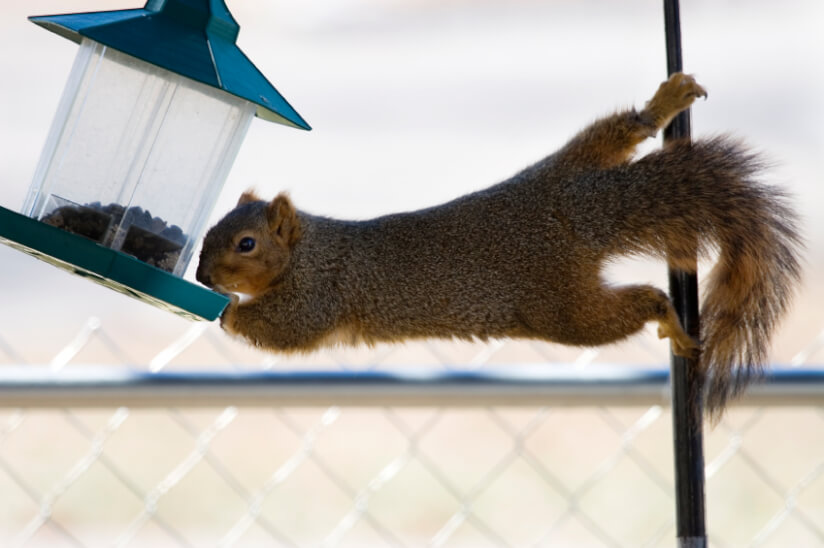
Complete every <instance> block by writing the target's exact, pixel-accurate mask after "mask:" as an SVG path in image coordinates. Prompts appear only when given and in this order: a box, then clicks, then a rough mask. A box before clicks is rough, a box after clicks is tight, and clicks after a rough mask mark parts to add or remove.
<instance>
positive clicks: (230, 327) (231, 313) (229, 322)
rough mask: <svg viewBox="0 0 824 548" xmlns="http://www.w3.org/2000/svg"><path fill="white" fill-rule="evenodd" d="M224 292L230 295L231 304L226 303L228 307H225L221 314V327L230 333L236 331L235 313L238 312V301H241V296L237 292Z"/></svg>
mask: <svg viewBox="0 0 824 548" xmlns="http://www.w3.org/2000/svg"><path fill="white" fill-rule="evenodd" d="M221 293H223V292H221ZM223 294H224V295H226V296H227V297H229V304H227V305H226V308H224V309H223V313H221V315H220V327H222V328H223V329H225V330H226V331H228V332H230V333H234V325H235V315H236V313H237V307H238V303H240V297H238V296H237V294H236V293H223Z"/></svg>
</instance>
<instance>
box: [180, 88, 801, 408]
mask: <svg viewBox="0 0 824 548" xmlns="http://www.w3.org/2000/svg"><path fill="white" fill-rule="evenodd" d="M706 96H707V92H706V91H705V90H704V88H703V87H701V86H700V85H699V84H698V83H697V82H696V80H695V78H693V77H692V76H690V75H685V74H683V73H676V74H674V75H672V76H671V77H670V78H669V79H668V80H666V81H665V82H663V83H662V84H661V85H660V87H659V88H658V90H657V92H656V93H655V94H654V96H653V97H652V99H651V100H650V101H648V102H647V103H646V105H645V107H644V108H643V109H642V110H641V111H640V112H639V111H636V110H635V109H626V110H623V111H618V112H616V113H614V114H612V115H609V116H606V117H603V118H601V119H598V120H596V121H595V122H594V123H592V124H590V125H589V126H587V127H586V128H584V129H583V130H582V131H580V133H578V134H577V135H576V136H575V137H573V138H572V139H571V140H570V141H569V142H568V143H566V145H564V146H563V147H562V148H561V149H560V150H558V151H557V152H555V153H554V154H552V155H550V156H548V157H546V158H544V159H543V160H541V161H539V162H537V163H535V164H534V165H532V166H530V167H527V168H526V169H524V170H523V171H521V172H519V173H517V174H516V175H514V176H513V177H511V178H510V179H508V180H506V181H504V182H501V183H499V184H496V185H494V186H491V187H489V188H486V189H485V190H480V191H478V192H474V193H471V194H468V195H465V196H462V197H460V198H457V199H455V200H453V201H450V202H448V203H446V204H443V205H439V206H436V207H430V208H427V209H422V210H419V211H412V212H406V213H399V214H392V215H387V216H383V217H378V218H375V219H371V220H364V221H345V220H336V219H331V218H326V217H321V216H315V215H311V214H309V213H306V212H303V211H300V210H297V209H296V208H295V207H294V205H293V204H292V202H291V200H290V198H289V197H288V196H287V195H285V194H282V193H281V194H279V195H277V196H276V197H275V198H274V199H273V200H271V201H264V200H261V199H260V198H258V197H257V196H256V195H255V194H254V192H251V191H247V192H245V193H244V194H243V195H242V196H241V197H240V200H239V201H238V204H237V206H236V208H235V209H233V210H232V211H231V212H229V213H228V214H227V215H226V216H225V217H224V218H223V219H222V220H220V221H219V222H218V223H217V224H216V225H215V226H214V227H213V228H211V229H210V230H209V232H208V233H207V235H206V236H205V238H204V241H203V247H202V251H201V254H200V262H199V265H198V268H197V274H196V278H197V280H198V281H200V282H201V283H203V284H204V285H206V286H208V287H210V288H213V289H215V290H217V291H219V292H222V293H226V294H229V295H230V297H231V302H230V304H229V305H228V306H227V308H226V309H225V311H224V312H223V314H222V315H221V325H222V327H223V329H224V330H226V331H227V332H229V333H230V334H236V335H240V336H242V337H244V338H245V339H246V340H248V341H249V342H250V343H252V344H254V345H256V346H258V347H260V348H263V349H267V350H271V351H278V352H308V351H312V350H315V349H317V348H320V347H323V346H329V345H335V344H357V343H367V344H372V343H377V342H381V341H386V342H392V341H403V340H407V339H413V338H427V337H439V338H459V339H480V340H486V339H489V338H495V337H510V338H530V339H541V340H545V341H553V342H557V343H562V344H566V345H577V346H597V345H603V344H608V343H612V342H616V341H619V340H622V339H624V338H626V337H628V336H630V335H632V334H634V333H636V332H638V331H639V330H640V329H641V328H642V327H643V326H644V325H645V324H646V323H647V322H649V321H655V322H657V323H658V326H659V327H658V335H659V337H661V338H664V337H668V338H669V339H670V341H671V344H672V350H673V352H674V353H675V354H676V355H680V356H688V357H693V358H698V360H699V361H698V363H699V368H700V374H701V375H702V377H701V378H703V379H704V386H705V389H704V398H705V406H706V407H705V408H706V410H707V411H708V413H709V414H711V415H712V414H715V415H718V413H720V412H721V411H722V410H723V408H724V406H725V404H726V402H727V400H728V399H729V398H730V397H731V396H734V395H736V394H737V393H739V392H740V391H741V390H742V389H743V388H744V387H745V386H746V384H747V382H748V381H749V380H750V379H751V378H754V377H757V375H758V373H760V372H761V370H762V368H763V364H764V362H765V359H766V357H767V351H768V343H769V338H770V335H771V334H772V332H773V331H774V330H775V328H776V325H777V322H778V321H779V320H780V319H781V317H782V316H783V315H784V313H785V312H786V310H787V308H788V306H789V303H790V300H791V297H792V293H793V288H794V285H795V283H796V282H797V281H798V280H799V278H800V260H799V253H800V248H801V247H802V242H801V237H800V236H799V233H798V230H797V227H796V225H797V219H796V214H795V212H794V211H793V209H792V207H791V206H790V205H789V203H788V199H787V197H786V196H785V195H784V193H783V192H782V191H780V190H778V189H775V188H772V187H771V186H767V185H765V184H764V183H762V182H759V181H757V180H756V178H755V176H756V175H757V174H758V173H759V172H760V171H761V170H762V165H763V162H762V161H761V160H760V159H759V157H758V156H757V155H755V154H752V153H750V152H749V151H748V150H746V149H745V148H744V147H743V146H742V145H740V144H739V143H737V142H735V141H734V140H732V139H730V138H728V137H714V138H710V139H706V140H699V141H696V142H690V141H689V140H680V141H675V142H671V143H668V144H666V145H665V146H664V147H663V148H661V149H659V150H656V151H654V152H651V153H649V154H647V155H645V156H643V157H641V158H638V159H633V158H632V156H633V154H634V149H635V147H636V145H638V144H639V143H640V142H642V141H643V140H644V139H647V138H649V137H653V136H655V135H656V133H657V132H658V130H660V129H662V128H664V127H665V126H667V125H668V124H669V122H670V121H671V120H672V119H673V118H674V117H675V116H676V115H677V114H678V113H679V112H681V111H682V110H685V109H687V108H688V107H689V106H690V105H691V104H692V103H693V102H694V101H695V100H696V99H697V98H699V97H704V98H706ZM712 250H718V259H717V262H716V264H715V266H714V268H713V270H712V271H711V273H710V274H709V278H708V281H707V282H706V291H705V294H704V301H703V305H702V308H701V320H702V337H701V340H700V344H699V341H696V340H693V339H692V338H691V337H690V336H689V335H688V334H687V333H686V332H685V331H684V329H682V326H681V324H680V322H679V320H678V317H677V315H676V312H675V309H674V307H673V305H672V303H671V301H670V300H669V298H668V297H667V295H666V294H665V293H664V292H663V291H661V290H659V289H657V288H655V287H653V286H650V285H627V286H612V285H609V284H608V283H606V282H605V281H604V280H603V279H602V277H601V271H602V268H603V266H604V264H605V263H606V262H608V261H609V260H610V259H612V258H615V257H618V256H623V255H638V254H645V255H652V256H657V257H660V258H663V259H664V260H666V261H667V263H668V264H669V265H670V266H671V267H673V268H677V269H681V270H684V271H687V272H695V270H696V257H705V256H706V255H707V254H708V252H710V251H712ZM236 293H242V294H245V295H248V296H249V299H248V300H246V301H240V300H239V298H238V295H237V294H236ZM699 348H700V352H699Z"/></svg>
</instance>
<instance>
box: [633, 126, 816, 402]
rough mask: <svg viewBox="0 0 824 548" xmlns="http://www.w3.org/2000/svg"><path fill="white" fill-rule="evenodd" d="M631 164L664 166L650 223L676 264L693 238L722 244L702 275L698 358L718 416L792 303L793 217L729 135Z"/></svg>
mask: <svg viewBox="0 0 824 548" xmlns="http://www.w3.org/2000/svg"><path fill="white" fill-rule="evenodd" d="M631 165H636V166H637V167H639V168H641V169H642V170H644V169H651V170H653V171H660V170H664V171H665V172H666V173H656V174H652V173H651V174H650V175H657V176H653V177H652V179H653V180H657V185H659V188H658V190H657V191H656V190H655V189H651V188H650V189H649V191H650V192H653V193H655V192H657V193H658V197H659V200H658V203H657V204H656V205H655V207H656V209H659V210H661V211H665V212H668V214H665V215H663V216H662V217H661V218H660V219H659V222H660V223H661V225H659V226H656V227H652V230H653V231H655V232H656V234H655V235H651V237H652V238H653V240H658V241H657V242H656V243H657V244H659V245H656V246H655V247H658V250H659V251H661V250H664V251H665V252H667V253H669V254H670V256H671V257H673V258H675V261H673V262H676V263H677V259H678V253H679V252H683V251H685V250H690V243H692V246H693V249H694V248H695V242H696V240H697V245H698V252H699V254H704V253H705V252H706V251H708V250H709V249H711V248H713V247H714V248H717V250H718V259H717V262H716V264H715V265H714V267H713V268H712V270H711V272H710V273H709V276H708V277H707V279H706V281H705V282H704V295H703V303H702V305H701V349H702V350H701V357H700V366H701V370H702V373H703V377H704V387H705V396H706V402H705V403H706V410H707V412H708V413H709V415H710V416H711V417H713V418H717V417H718V416H719V415H720V413H721V411H722V410H723V409H724V406H725V404H726V403H727V401H728V399H729V398H731V397H734V396H736V395H737V394H739V393H740V392H741V390H742V389H743V388H744V387H745V386H746V384H747V383H748V382H749V381H750V380H751V379H753V378H757V377H758V376H759V375H760V374H761V372H762V369H763V366H764V363H765V361H766V359H767V357H768V351H769V343H770V336H771V335H772V333H773V331H774V330H775V328H776V327H777V324H778V322H779V321H780V319H781V318H782V316H783V315H784V313H785V312H786V311H787V308H788V307H789V303H790V300H791V297H792V294H793V290H794V286H795V285H796V283H797V282H798V279H799V278H800V273H801V272H800V271H801V266H800V263H799V252H800V248H801V246H802V243H801V238H800V236H799V233H798V230H797V226H796V214H795V212H794V211H793V210H792V208H791V207H790V206H789V204H788V201H787V198H786V196H785V195H784V194H783V193H782V192H781V191H780V190H777V189H775V188H772V187H770V186H768V185H766V184H763V183H761V182H759V181H757V180H756V179H755V176H756V174H757V172H758V171H760V170H761V169H762V167H763V163H762V162H761V161H760V160H759V159H758V157H757V156H756V155H754V154H752V153H749V152H748V151H746V149H745V148H744V147H743V146H741V145H740V144H737V143H735V142H734V141H731V140H729V139H727V138H723V137H719V138H715V139H710V140H704V141H697V142H695V143H689V142H676V143H673V144H671V145H668V146H666V147H665V148H664V149H662V150H660V151H658V152H655V153H652V154H650V155H648V156H646V157H644V158H642V159H640V160H639V161H638V162H636V163H635V164H631ZM647 180H649V179H647ZM662 182H663V183H662ZM661 184H664V185H667V186H669V185H671V186H669V188H660V185H661ZM661 201H667V202H668V203H666V204H661V203H660V202H661ZM648 241H649V240H648Z"/></svg>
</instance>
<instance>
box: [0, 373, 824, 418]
mask: <svg viewBox="0 0 824 548" xmlns="http://www.w3.org/2000/svg"><path fill="white" fill-rule="evenodd" d="M669 398H670V388H669V369H665V368H654V369H642V368H637V367H627V366H618V365H616V366H598V367H593V366H590V367H587V368H584V369H582V368H576V367H570V366H563V365H547V366H541V367H534V366H530V367H519V366H507V367H500V368H494V369H492V368H487V369H484V370H480V371H456V370H443V369H439V370H421V369H417V370H411V371H409V370H403V371H395V372H386V371H328V370H302V371H290V372H282V371H255V372H239V371H234V370H233V371H215V370H209V371H185V372H175V371H162V372H157V373H151V372H146V371H138V370H133V369H125V368H123V367H122V366H94V367H79V366H69V367H66V368H64V369H61V370H60V371H53V370H52V369H50V368H49V367H46V366H0V407H3V408H61V407H85V408H93V407H98V408H99V407H211V406H236V407H272V406H277V407H304V406H307V407H313V406H330V405H335V406H356V407H382V406H396V407H405V406H438V407H483V406H520V407H527V406H528V407H531V406H587V407H589V406H645V405H669ZM736 404H739V405H757V406H760V405H771V406H772V405H776V406H824V369H822V368H804V369H800V368H776V369H773V370H772V371H771V372H770V373H768V374H767V375H766V376H765V378H764V379H762V380H761V381H760V382H757V383H755V384H753V385H752V386H751V387H750V388H749V389H748V390H747V392H746V393H745V395H744V396H743V397H742V398H741V399H740V400H739V401H738V402H736Z"/></svg>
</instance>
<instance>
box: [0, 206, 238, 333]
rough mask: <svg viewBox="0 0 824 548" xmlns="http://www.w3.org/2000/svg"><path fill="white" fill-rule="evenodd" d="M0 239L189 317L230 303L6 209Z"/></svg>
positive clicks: (208, 316)
mask: <svg viewBox="0 0 824 548" xmlns="http://www.w3.org/2000/svg"><path fill="white" fill-rule="evenodd" d="M0 242H2V243H4V244H6V245H9V246H11V247H13V248H15V249H18V250H20V251H22V252H23V253H27V254H29V255H31V256H33V257H36V258H38V259H40V260H42V261H46V262H47V263H50V264H52V265H54V266H57V267H59V268H62V269H63V270H67V271H68V272H71V273H73V274H76V275H78V276H82V277H85V278H89V279H91V280H93V281H95V282H97V283H99V284H102V285H105V286H106V287H108V288H110V289H114V290H115V291H119V292H120V293H123V294H124V295H128V296H130V297H134V298H135V299H139V300H141V301H143V302H146V303H149V304H151V305H153V306H156V307H158V308H162V309H164V310H168V311H170V312H174V313H175V314H178V315H180V316H183V317H184V318H188V319H190V320H208V321H212V320H215V319H217V318H218V317H219V316H220V314H221V312H223V309H224V308H226V306H227V305H228V304H229V298H228V297H226V296H225V295H221V294H219V293H215V292H214V291H210V290H208V289H206V288H204V287H201V286H199V285H195V284H193V283H191V282H187V281H186V280H184V279H182V278H178V277H177V276H173V275H172V274H169V273H168V272H165V271H164V270H161V269H159V268H156V267H154V266H151V265H148V264H146V263H144V262H142V261H139V260H137V259H135V258H134V257H132V256H130V255H126V254H125V253H121V252H119V251H115V250H113V249H109V248H108V247H104V246H102V245H99V244H97V243H95V242H93V241H91V240H89V239H87V238H84V237H83V236H78V235H77V234H72V233H71V232H66V231H65V230H61V229H59V228H56V227H53V226H50V225H47V224H45V223H41V222H40V221H37V220H35V219H32V218H29V217H26V216H25V215H21V214H20V213H17V212H14V211H11V210H8V209H6V208H4V207H0Z"/></svg>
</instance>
